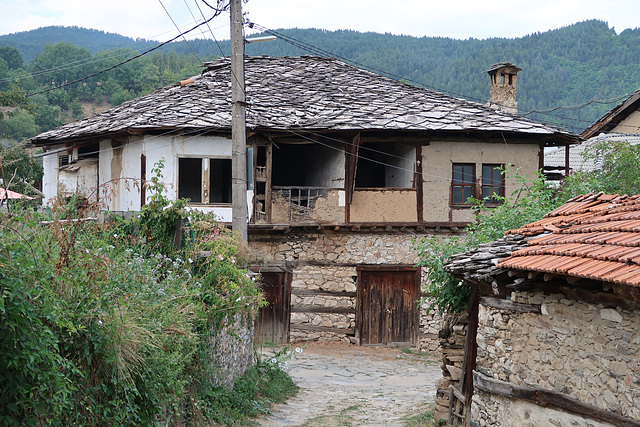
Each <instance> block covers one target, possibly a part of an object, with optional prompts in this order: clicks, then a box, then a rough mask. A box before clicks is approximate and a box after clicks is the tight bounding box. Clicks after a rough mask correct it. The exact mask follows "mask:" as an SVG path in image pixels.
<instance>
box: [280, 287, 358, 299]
mask: <svg viewBox="0 0 640 427" xmlns="http://www.w3.org/2000/svg"><path fill="white" fill-rule="evenodd" d="M291 293H292V294H293V295H295V296H297V297H315V296H323V297H345V298H346V297H349V298H355V296H356V293H355V292H342V291H325V290H322V289H318V290H307V289H292V290H291Z"/></svg>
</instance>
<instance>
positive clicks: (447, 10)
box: [0, 0, 640, 41]
mask: <svg viewBox="0 0 640 427" xmlns="http://www.w3.org/2000/svg"><path fill="white" fill-rule="evenodd" d="M205 1H206V2H207V3H209V4H211V5H215V3H216V0H205ZM196 2H197V3H196ZM198 6H199V8H198ZM165 8H166V10H167V11H168V13H167V12H165ZM201 10H202V12H201ZM211 11H212V9H210V8H209V7H208V6H206V5H205V4H204V2H203V0H22V1H9V0H2V1H0V34H9V33H15V32H20V31H28V30H33V29H36V28H39V27H43V26H49V25H62V26H78V27H84V28H92V29H97V30H103V31H106V32H111V33H118V34H122V35H125V36H129V37H133V38H145V39H152V40H159V41H165V40H169V39H171V38H172V37H174V36H175V35H177V34H178V31H177V30H176V26H177V27H178V28H181V29H182V30H183V31H184V30H186V29H188V28H191V27H193V26H194V25H195V22H196V20H197V19H198V18H199V22H200V21H202V13H204V15H205V16H206V17H207V18H208V17H210V16H211ZM243 11H244V12H246V13H247V17H248V19H249V20H250V21H252V22H255V23H257V24H259V25H261V26H263V27H266V28H269V29H274V30H275V29H279V28H295V27H297V28H321V29H326V30H339V29H350V30H356V31H362V32H368V31H371V32H377V33H391V34H396V35H410V36H416V37H423V36H427V37H436V36H437V37H450V38H455V39H468V38H471V37H473V38H478V39H486V38H491V37H507V38H516V37H522V36H525V35H527V34H531V33H534V32H538V31H539V32H544V31H547V30H551V29H556V28H561V27H565V26H567V25H571V24H574V23H576V22H581V21H585V20H588V19H599V20H602V21H606V22H608V23H609V27H613V28H615V30H616V32H617V33H618V34H619V33H620V32H622V31H623V30H625V29H627V28H637V27H639V26H640V20H639V19H638V18H639V17H640V1H638V0H610V1H603V0H536V1H531V0H513V1H511V2H509V1H504V0H503V1H482V0H448V1H447V0H444V1H442V0H440V1H435V0H394V1H390V0H315V1H311V0H249V1H248V2H246V3H243ZM172 20H173V21H174V22H175V24H176V25H174V24H173V22H172ZM210 27H211V31H212V32H213V33H214V35H215V37H216V38H217V39H229V14H228V13H223V14H222V15H221V16H219V17H217V18H215V19H214V20H213V21H211V23H210ZM204 30H206V32H200V31H199V30H196V31H193V32H192V33H190V34H191V37H192V38H193V37H203V36H207V35H209V29H208V28H204ZM251 33H252V31H251V30H247V33H246V34H247V36H249V35H251Z"/></svg>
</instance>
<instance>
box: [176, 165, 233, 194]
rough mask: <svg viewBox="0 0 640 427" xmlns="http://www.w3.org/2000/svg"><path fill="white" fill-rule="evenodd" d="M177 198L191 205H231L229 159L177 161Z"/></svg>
mask: <svg viewBox="0 0 640 427" xmlns="http://www.w3.org/2000/svg"><path fill="white" fill-rule="evenodd" d="M178 197H179V198H187V199H190V200H191V203H204V204H210V203H215V204H228V203H231V159H209V158H180V159H178Z"/></svg>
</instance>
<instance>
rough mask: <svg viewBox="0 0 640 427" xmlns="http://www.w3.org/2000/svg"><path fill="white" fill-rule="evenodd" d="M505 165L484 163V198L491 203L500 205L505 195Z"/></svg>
mask: <svg viewBox="0 0 640 427" xmlns="http://www.w3.org/2000/svg"><path fill="white" fill-rule="evenodd" d="M503 170H504V165H491V164H483V165H482V199H483V200H485V201H486V203H487V204H490V205H499V204H501V203H502V200H500V199H499V198H497V197H496V196H500V197H504V175H503V174H502V171H503Z"/></svg>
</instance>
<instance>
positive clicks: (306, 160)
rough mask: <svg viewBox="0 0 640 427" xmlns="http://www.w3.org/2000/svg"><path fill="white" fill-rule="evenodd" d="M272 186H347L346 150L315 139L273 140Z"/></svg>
mask: <svg viewBox="0 0 640 427" xmlns="http://www.w3.org/2000/svg"><path fill="white" fill-rule="evenodd" d="M271 158H272V164H271V185H272V187H323V188H342V187H343V186H344V152H343V151H342V150H340V149H336V148H332V147H328V146H326V144H325V145H320V144H315V143H309V144H307V143H305V144H280V143H279V144H273V151H272V154H271Z"/></svg>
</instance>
